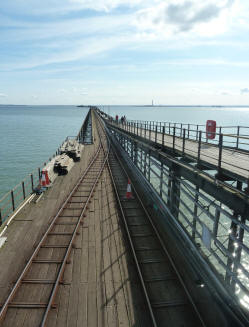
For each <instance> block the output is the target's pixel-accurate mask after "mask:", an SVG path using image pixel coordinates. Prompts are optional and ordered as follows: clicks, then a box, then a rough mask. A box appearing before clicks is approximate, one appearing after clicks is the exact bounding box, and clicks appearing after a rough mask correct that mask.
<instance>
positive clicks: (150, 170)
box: [0, 108, 249, 327]
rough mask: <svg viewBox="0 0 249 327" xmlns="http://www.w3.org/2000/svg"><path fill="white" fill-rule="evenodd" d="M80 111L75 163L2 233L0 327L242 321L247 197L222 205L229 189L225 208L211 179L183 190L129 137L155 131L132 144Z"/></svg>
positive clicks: (152, 150) (94, 112) (178, 326)
mask: <svg viewBox="0 0 249 327" xmlns="http://www.w3.org/2000/svg"><path fill="white" fill-rule="evenodd" d="M90 115H91V120H90V121H91V128H89V126H88V127H86V128H87V130H86V131H84V132H85V133H83V132H82V139H84V135H87V137H88V142H87V143H88V144H87V145H85V146H84V149H83V153H82V156H81V161H80V162H77V163H76V164H75V165H74V167H73V168H72V170H71V171H70V172H69V173H68V174H67V175H65V176H59V177H57V178H56V180H55V182H54V184H53V185H52V187H50V188H49V189H48V190H47V191H46V192H45V194H44V196H43V197H42V198H41V200H40V202H38V203H32V202H31V203H28V204H27V205H25V207H24V208H23V209H22V210H21V211H20V212H18V213H17V214H16V215H15V217H14V219H13V220H11V223H10V225H9V226H8V228H7V230H6V231H5V233H4V236H5V237H7V242H5V243H4V245H3V246H2V247H1V248H0V265H1V270H0V305H1V307H0V326H1V327H2V326H3V327H15V326H17V327H19V326H20V327H21V326H22V327H42V326H46V327H55V326H58V327H64V326H65V327H66V326H67V327H73V326H89V327H91V326H92V327H95V326H99V327H102V326H103V327H104V326H108V327H114V326H124V327H126V326H130V327H135V326H143V327H146V326H148V327H150V326H154V327H156V326H157V327H167V326H174V327H183V326H184V327H204V326H206V327H220V326H224V327H242V326H248V323H249V318H248V316H247V311H246V309H245V307H242V306H241V305H239V301H238V298H237V297H236V296H235V295H234V293H233V292H234V291H236V292H237V294H238V290H239V292H241V293H240V295H241V298H242V297H245V296H247V292H248V290H247V281H248V280H249V276H248V274H247V273H246V268H245V267H246V262H247V261H246V260H247V257H248V251H249V249H248V248H247V243H246V241H245V239H244V235H246V234H247V232H248V228H247V226H246V220H247V219H248V217H247V216H245V214H246V215H247V213H248V201H247V199H246V198H239V201H237V202H236V201H235V202H233V201H231V204H230V207H227V205H229V203H230V202H229V200H230V198H229V196H230V197H231V196H232V195H231V194H230V195H229V193H228V192H229V191H227V190H226V189H224V190H223V191H222V192H224V194H227V195H228V197H227V200H226V201H227V202H224V203H225V204H223V203H221V201H220V199H219V200H217V199H213V198H212V197H211V195H210V184H205V183H204V182H203V181H202V180H201V182H200V187H193V185H192V182H193V181H191V183H189V184H188V180H187V179H186V178H185V179H183V178H182V176H181V175H180V173H181V170H180V169H178V168H179V167H178V166H177V165H178V163H177V162H174V159H172V160H173V161H172V162H171V161H170V160H171V158H169V157H166V156H165V154H164V153H161V152H160V151H158V148H157V147H152V146H151V145H152V143H150V144H149V145H148V148H147V145H146V144H145V145H144V144H142V142H141V144H140V143H139V142H138V141H139V140H141V139H143V140H149V141H152V140H151V138H152V137H153V136H152V135H154V138H155V140H156V142H153V143H157V140H158V139H159V140H160V137H161V142H162V143H163V141H164V139H163V138H164V136H163V134H162V135H161V136H160V135H159V136H158V133H154V134H153V133H152V132H150V138H149V139H148V138H147V137H146V132H145V130H143V129H141V130H137V131H138V134H139V133H140V134H141V135H140V134H139V135H136V137H137V139H136V140H134V136H135V135H134V134H135V133H134V134H131V132H129V133H130V134H129V133H127V132H128V131H126V135H124V134H123V130H122V128H119V127H117V126H115V125H111V126H109V125H108V124H107V125H105V122H104V121H103V120H102V119H101V116H102V114H101V113H100V111H99V110H98V109H97V108H91V110H90ZM143 132H144V133H145V135H144V136H145V137H144V136H142V133H143ZM139 137H140V138H141V139H139ZM91 140H92V142H93V143H91V142H90V141H91ZM155 140H154V141H155ZM173 143H174V147H175V148H176V139H175V140H174V141H173ZM179 146H180V147H181V144H180V145H179ZM169 161H170V163H169ZM187 169H189V168H188V167H186V170H187ZM176 172H177V173H176ZM184 173H185V172H184ZM189 174H190V173H188V175H187V174H186V176H190V175H189ZM195 174H196V172H195ZM236 174H237V173H236ZM200 178H202V177H200ZM129 180H131V194H130V192H128V191H129V189H128V188H127V183H128V181H129ZM197 182H198V180H197ZM206 185H208V186H206ZM212 185H213V186H212V187H215V184H212ZM203 190H204V191H206V192H209V193H204V191H203ZM218 192H220V189H219V190H218ZM218 192H217V193H218ZM222 192H220V193H221V194H222V195H223V193H222ZM226 192H227V193H226ZM127 193H129V194H127ZM233 196H235V197H237V194H235V195H234V194H233ZM187 198H188V202H186V199H187ZM236 199H237V198H236ZM204 202H205V203H204ZM235 203H236V205H239V206H240V207H241V203H242V204H243V208H242V207H241V209H240V210H241V211H236V212H235V211H234V208H233V205H234V206H235ZM9 219H11V217H9ZM207 219H209V220H210V224H208V221H207ZM6 223H7V221H6V222H5V224H6ZM231 224H232V225H231ZM3 227H4V225H3V226H2V228H3ZM203 230H204V231H205V233H206V234H205V235H206V236H203ZM230 230H231V231H230ZM235 240H236V242H237V244H238V245H237V246H236V247H235V246H234V244H233V243H234V241H235ZM197 243H198V245H197ZM208 251H209V252H208ZM210 255H211V257H210V259H211V261H210V262H209V261H208V259H209V256H210ZM214 259H216V261H217V262H218V263H219V264H220V266H219V267H218V268H219V269H220V270H219V271H216V270H215V268H214V267H215V264H216V262H215V260H214ZM238 269H240V270H241V272H242V273H243V274H244V275H243V274H241V273H238V271H237V270H238Z"/></svg>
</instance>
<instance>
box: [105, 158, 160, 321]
mask: <svg viewBox="0 0 249 327" xmlns="http://www.w3.org/2000/svg"><path fill="white" fill-rule="evenodd" d="M107 165H108V170H109V173H110V176H111V181H112V185H113V188H114V191H115V195H116V199H117V202H118V205H119V209H120V212H121V217H122V220H123V223H124V226H125V230H126V233H127V237H128V239H129V243H130V246H131V251H132V254H133V259H134V261H135V264H136V268H137V272H138V275H139V279H140V282H141V285H142V289H143V292H144V295H145V299H146V302H147V305H148V309H149V312H150V316H151V320H152V323H153V326H154V327H157V326H158V325H157V322H156V318H155V316H154V312H153V309H152V304H151V301H150V299H149V295H148V291H147V288H146V285H145V282H144V279H143V275H142V272H141V269H140V266H139V263H138V258H137V255H136V251H135V247H134V244H133V241H132V238H131V235H130V232H129V227H128V224H127V222H126V219H125V213H124V210H123V207H122V204H121V201H120V197H119V194H118V190H117V187H116V183H115V181H114V177H113V174H112V171H111V167H110V163H109V160H108V163H107Z"/></svg>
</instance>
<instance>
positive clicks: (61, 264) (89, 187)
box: [0, 123, 205, 327]
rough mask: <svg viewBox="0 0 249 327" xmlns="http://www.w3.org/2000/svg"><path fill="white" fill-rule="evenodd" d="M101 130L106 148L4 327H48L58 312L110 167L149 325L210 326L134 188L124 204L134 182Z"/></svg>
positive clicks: (43, 248)
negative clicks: (77, 245) (83, 228)
mask: <svg viewBox="0 0 249 327" xmlns="http://www.w3.org/2000/svg"><path fill="white" fill-rule="evenodd" d="M97 125H98V133H99V139H100V141H101V142H100V145H99V147H98V149H97V151H96V153H95V155H94V157H93V158H92V160H91V162H90V164H89V166H88V168H87V169H86V171H85V173H84V174H83V175H82V176H81V178H80V179H79V181H78V182H77V184H76V185H75V187H74V188H73V190H72V191H71V193H70V194H69V195H68V197H67V199H66V200H65V202H64V203H63V205H62V206H61V208H60V209H59V211H58V212H57V214H56V215H55V216H54V218H53V219H52V220H51V223H50V225H49V227H48V229H47V231H46V232H45V234H44V235H43V237H42V239H41V241H40V242H39V244H38V245H37V246H36V248H35V249H34V252H33V254H32V256H31V258H30V259H29V261H28V262H27V265H26V266H25V268H24V270H23V271H22V272H21V274H20V276H19V278H18V280H17V282H16V283H15V285H14V287H13V289H12V291H11V293H10V294H9V296H8V298H7V299H6V301H5V303H4V304H3V305H2V307H1V311H0V326H3V327H10V326H11V327H12V326H17V327H18V326H25V327H26V326H35V327H36V326H37V327H38V326H39V327H42V326H45V325H46V322H47V318H48V315H49V312H50V310H51V309H53V308H56V307H57V303H56V293H57V291H58V288H59V285H60V284H63V283H64V280H63V273H64V270H65V268H66V265H67V264H68V263H70V253H71V250H72V248H73V247H74V242H75V239H76V236H77V233H78V229H79V227H80V224H81V223H82V222H83V221H84V216H85V213H86V210H87V208H88V205H89V203H90V201H91V198H92V196H93V193H94V191H95V187H96V185H97V183H98V181H99V180H100V178H101V176H102V173H103V171H104V169H106V168H105V167H106V164H108V168H109V172H107V171H106V170H105V175H106V176H108V174H110V178H111V180H112V182H113V187H114V190H115V193H116V197H117V202H118V205H119V209H120V212H121V217H122V218H123V222H124V226H125V229H126V232H127V237H128V240H129V242H130V245H131V249H132V254H133V256H134V261H135V264H136V268H137V271H138V275H139V278H140V281H141V285H142V289H143V291H144V297H145V299H146V302H147V305H148V312H149V314H150V319H151V322H148V324H146V325H147V326H158V327H159V326H174V327H199V326H200V327H201V326H205V324H204V323H203V321H202V319H201V317H200V315H199V313H198V311H197V308H196V307H195V305H194V303H193V301H192V300H191V296H190V294H189V293H188V291H187V289H186V287H185V286H184V284H183V282H182V280H181V277H180V276H179V274H178V273H177V270H176V267H175V266H174V263H173V260H172V258H171V257H170V256H169V254H168V253H167V250H166V249H165V247H164V245H163V242H162V240H161V239H160V236H159V234H158V232H157V230H156V228H155V227H154V225H153V222H152V220H151V218H150V216H149V214H148V212H147V211H146V208H145V206H144V205H143V202H142V200H141V199H140V197H139V196H138V194H137V193H136V192H135V189H134V187H133V196H134V198H133V199H129V200H127V199H125V198H124V195H125V193H126V187H127V178H128V176H127V174H126V172H125V171H124V169H123V166H122V164H121V162H120V161H119V160H118V159H117V157H116V156H115V154H114V152H110V153H109V146H108V142H107V138H106V137H105V136H104V132H103V130H102V127H101V125H100V123H97ZM108 156H109V162H108ZM106 178H107V177H106ZM107 196H108V195H107ZM107 202H108V201H107ZM146 315H147V312H146Z"/></svg>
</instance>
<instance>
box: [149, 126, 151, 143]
mask: <svg viewBox="0 0 249 327" xmlns="http://www.w3.org/2000/svg"><path fill="white" fill-rule="evenodd" d="M150 139H151V123H150V129H149V140H150Z"/></svg>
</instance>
